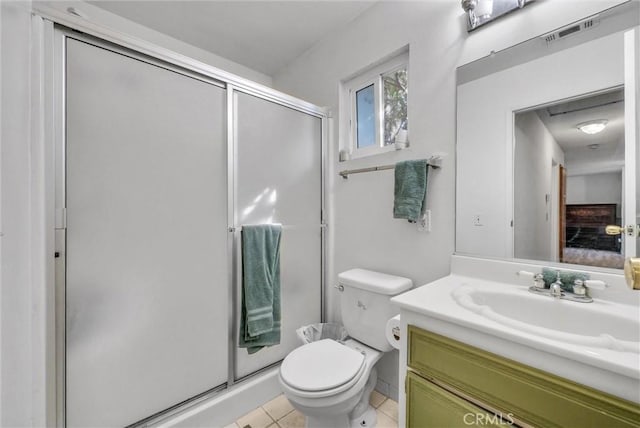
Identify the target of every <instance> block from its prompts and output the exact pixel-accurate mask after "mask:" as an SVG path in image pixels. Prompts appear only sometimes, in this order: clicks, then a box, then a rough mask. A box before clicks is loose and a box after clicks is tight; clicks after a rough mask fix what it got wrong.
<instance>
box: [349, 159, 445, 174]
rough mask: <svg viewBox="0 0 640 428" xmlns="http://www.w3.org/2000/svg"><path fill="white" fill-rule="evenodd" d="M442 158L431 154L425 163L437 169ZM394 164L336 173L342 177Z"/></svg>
mask: <svg viewBox="0 0 640 428" xmlns="http://www.w3.org/2000/svg"><path fill="white" fill-rule="evenodd" d="M441 163H442V158H441V157H440V156H432V157H430V158H429V159H427V165H429V166H430V167H431V168H434V169H438V168H440V167H441ZM395 167H396V166H395V165H380V166H370V167H368V168H359V169H345V170H343V171H340V172H339V173H338V174H339V175H340V176H341V177H342V178H344V179H347V178H349V175H350V174H360V173H361V172H373V171H382V170H385V169H395Z"/></svg>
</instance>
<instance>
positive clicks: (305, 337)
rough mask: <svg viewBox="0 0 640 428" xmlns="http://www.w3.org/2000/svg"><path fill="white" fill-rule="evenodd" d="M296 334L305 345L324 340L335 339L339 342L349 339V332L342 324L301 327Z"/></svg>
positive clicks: (319, 324)
mask: <svg viewBox="0 0 640 428" xmlns="http://www.w3.org/2000/svg"><path fill="white" fill-rule="evenodd" d="M296 333H297V335H298V337H299V338H300V340H301V341H302V342H303V343H311V342H316V341H318V340H322V339H333V340H337V341H339V342H342V341H344V340H346V339H347V338H348V337H349V334H348V333H347V330H345V328H344V327H343V326H342V325H341V324H335V323H316V324H309V325H305V326H303V327H300V328H299V329H297V330H296Z"/></svg>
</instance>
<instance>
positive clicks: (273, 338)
mask: <svg viewBox="0 0 640 428" xmlns="http://www.w3.org/2000/svg"><path fill="white" fill-rule="evenodd" d="M281 231H282V227H281V226H280V225H276V224H264V225H255V226H243V227H242V316H241V317H240V334H239V336H240V337H239V339H240V340H239V346H240V347H241V348H247V351H248V352H249V353H250V354H253V353H255V352H258V351H259V350H260V349H262V348H263V347H265V346H272V345H277V344H279V343H280V236H281Z"/></svg>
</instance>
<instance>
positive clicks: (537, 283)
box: [533, 273, 545, 288]
mask: <svg viewBox="0 0 640 428" xmlns="http://www.w3.org/2000/svg"><path fill="white" fill-rule="evenodd" d="M533 285H534V287H536V288H544V286H545V284H544V276H543V275H542V274H541V273H537V274H535V275H534V276H533Z"/></svg>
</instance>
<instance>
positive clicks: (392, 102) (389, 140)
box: [382, 68, 408, 146]
mask: <svg viewBox="0 0 640 428" xmlns="http://www.w3.org/2000/svg"><path fill="white" fill-rule="evenodd" d="M382 92H383V97H384V100H383V101H384V119H383V121H384V124H383V125H384V142H383V144H384V145H385V146H386V145H389V144H393V143H394V142H395V141H396V138H398V140H403V139H406V130H407V125H408V124H407V69H406V68H401V69H399V70H396V71H392V72H391V73H387V74H383V75H382ZM401 131H404V132H401ZM399 134H400V135H399ZM402 134H404V136H403V135H402ZM402 142H404V141H402Z"/></svg>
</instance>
